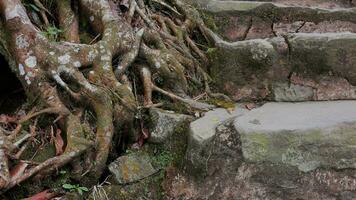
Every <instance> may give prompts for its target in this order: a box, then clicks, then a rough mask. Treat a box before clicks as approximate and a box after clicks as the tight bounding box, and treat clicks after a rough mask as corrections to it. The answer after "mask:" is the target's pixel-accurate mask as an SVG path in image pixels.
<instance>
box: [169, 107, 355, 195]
mask: <svg viewBox="0 0 356 200" xmlns="http://www.w3.org/2000/svg"><path fill="white" fill-rule="evenodd" d="M214 112H215V113H220V112H222V111H211V112H208V113H207V114H206V115H205V117H203V118H201V119H199V120H196V121H195V122H193V123H192V124H191V128H190V129H191V132H190V134H191V136H190V137H191V138H195V139H191V140H190V141H189V144H188V152H187V161H186V162H185V165H186V170H185V172H184V173H179V172H178V173H176V174H175V175H171V176H173V177H171V178H170V180H171V187H168V188H170V190H169V191H167V196H168V197H169V198H167V199H177V198H180V199H257V200H260V199H261V200H262V199H263V200H265V199H271V200H272V199H273V200H275V199H280V200H282V199H283V200H284V199H288V200H289V199H291V200H292V199H293V200H295V199H313V200H324V199H330V200H335V199H345V200H346V199H353V198H354V197H355V194H356V192H355V191H356V178H355V176H354V175H355V171H356V169H355V168H356V165H355V163H356V162H355V159H354V158H355V156H356V148H355V141H356V138H355V135H356V134H355V130H356V115H355V114H356V101H335V102H305V103H267V104H265V105H263V106H262V107H259V108H256V109H253V110H251V111H247V110H244V111H243V112H240V113H239V114H235V115H232V116H230V117H229V116H227V114H226V113H225V114H226V115H224V117H221V118H220V119H219V118H215V120H214V121H213V125H212V126H211V127H210V128H207V129H200V127H205V124H208V123H207V122H208V121H211V119H214V115H215V114H213V113H214ZM234 116H235V117H234ZM194 128H195V129H194ZM211 131H212V132H211ZM207 133H208V134H207ZM192 135H194V137H192ZM199 138H206V140H205V144H204V143H203V142H200V143H197V142H196V141H197V140H198V139H199ZM198 141H201V139H200V140H198ZM199 144H200V148H199V147H197V145H199ZM191 151H194V152H191ZM192 155H193V156H192ZM192 158H193V159H192ZM202 172H204V173H202ZM192 177H193V178H192Z"/></svg>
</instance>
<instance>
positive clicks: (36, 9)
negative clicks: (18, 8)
mask: <svg viewBox="0 0 356 200" xmlns="http://www.w3.org/2000/svg"><path fill="white" fill-rule="evenodd" d="M29 6H30V8H31V9H32V10H34V11H37V12H39V11H40V9H39V8H38V7H37V6H36V5H34V4H32V3H30V4H29Z"/></svg>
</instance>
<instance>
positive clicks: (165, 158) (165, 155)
mask: <svg viewBox="0 0 356 200" xmlns="http://www.w3.org/2000/svg"><path fill="white" fill-rule="evenodd" d="M173 160H174V158H173V155H172V154H171V153H170V152H167V151H162V152H161V153H160V154H158V155H157V156H156V157H155V161H156V163H157V164H158V165H159V166H160V167H162V168H165V167H167V166H168V165H169V164H170V163H172V162H173Z"/></svg>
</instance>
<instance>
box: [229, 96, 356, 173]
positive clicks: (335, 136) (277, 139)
mask: <svg viewBox="0 0 356 200" xmlns="http://www.w3.org/2000/svg"><path fill="white" fill-rule="evenodd" d="M234 126H235V128H236V130H237V132H238V133H239V134H240V137H241V146H242V153H243V157H244V158H245V159H247V160H249V161H253V162H265V161H268V162H272V163H282V164H288V165H292V166H296V167H298V169H299V170H301V171H304V172H307V171H311V170H314V169H316V168H319V167H324V168H336V169H345V168H356V159H355V158H356V101H332V102H303V103H267V104H265V105H263V106H262V107H260V108H257V109H254V110H252V111H250V112H248V113H246V114H245V115H243V116H240V117H238V118H236V120H235V123H234Z"/></svg>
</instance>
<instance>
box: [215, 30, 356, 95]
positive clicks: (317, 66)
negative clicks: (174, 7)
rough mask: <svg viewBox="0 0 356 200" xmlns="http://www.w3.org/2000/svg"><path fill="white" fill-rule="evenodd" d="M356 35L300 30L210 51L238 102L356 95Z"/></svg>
mask: <svg viewBox="0 0 356 200" xmlns="http://www.w3.org/2000/svg"><path fill="white" fill-rule="evenodd" d="M355 38H356V34H354V33H322V34H307V33H297V34H290V35H288V36H286V37H285V38H283V37H275V38H269V39H254V40H246V41H240V42H235V43H220V44H218V47H217V49H216V50H215V51H214V53H212V54H211V55H210V57H211V59H212V63H213V64H212V67H211V73H212V77H213V78H214V79H215V83H216V85H217V86H218V87H219V88H221V89H222V90H223V91H225V92H226V93H227V94H229V95H230V96H231V97H232V98H233V99H234V100H236V101H240V100H272V101H318V100H350V99H355V98H356V93H355V89H356V87H355V85H356V67H355V66H356V57H355V55H356V54H355V52H354V51H353V49H355V48H354V46H355V45H356V43H355V41H356V40H355ZM331 87H332V89H331Z"/></svg>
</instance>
